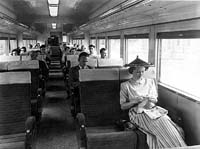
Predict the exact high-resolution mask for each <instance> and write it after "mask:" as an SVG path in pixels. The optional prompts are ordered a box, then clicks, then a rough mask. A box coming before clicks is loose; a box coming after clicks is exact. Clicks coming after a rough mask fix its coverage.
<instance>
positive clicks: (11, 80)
mask: <svg viewBox="0 0 200 149" xmlns="http://www.w3.org/2000/svg"><path fill="white" fill-rule="evenodd" d="M26 83H27V84H30V83H31V74H30V72H28V71H22V72H2V73H0V84H26Z"/></svg>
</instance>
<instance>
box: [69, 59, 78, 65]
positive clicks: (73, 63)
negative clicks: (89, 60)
mask: <svg viewBox="0 0 200 149" xmlns="http://www.w3.org/2000/svg"><path fill="white" fill-rule="evenodd" d="M78 64H79V62H78V59H77V60H71V67H74V66H77V65H78Z"/></svg>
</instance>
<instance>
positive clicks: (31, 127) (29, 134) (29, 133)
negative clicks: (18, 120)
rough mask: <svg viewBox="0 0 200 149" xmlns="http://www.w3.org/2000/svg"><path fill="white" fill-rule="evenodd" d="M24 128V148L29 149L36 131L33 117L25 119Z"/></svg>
mask: <svg viewBox="0 0 200 149" xmlns="http://www.w3.org/2000/svg"><path fill="white" fill-rule="evenodd" d="M25 128H26V140H25V148H31V145H32V142H33V140H34V138H35V135H36V130H37V129H36V118H35V116H30V117H28V118H27V119H26V122H25Z"/></svg>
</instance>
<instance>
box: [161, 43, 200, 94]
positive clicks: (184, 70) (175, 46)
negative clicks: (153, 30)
mask: <svg viewBox="0 0 200 149" xmlns="http://www.w3.org/2000/svg"><path fill="white" fill-rule="evenodd" d="M199 44H200V39H162V40H161V76H160V81H161V82H163V83H166V84H169V85H170V86H173V87H175V88H177V89H180V90H182V91H184V92H187V93H189V94H191V95H194V96H197V97H200V92H199V85H200V77H199V76H200V69H198V68H199V65H200V46H199Z"/></svg>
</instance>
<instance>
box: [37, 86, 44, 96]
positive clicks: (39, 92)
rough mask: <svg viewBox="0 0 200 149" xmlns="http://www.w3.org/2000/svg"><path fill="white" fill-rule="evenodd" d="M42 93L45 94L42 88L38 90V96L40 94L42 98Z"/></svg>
mask: <svg viewBox="0 0 200 149" xmlns="http://www.w3.org/2000/svg"><path fill="white" fill-rule="evenodd" d="M42 93H43V90H42V88H38V89H37V94H38V95H39V96H42Z"/></svg>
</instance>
